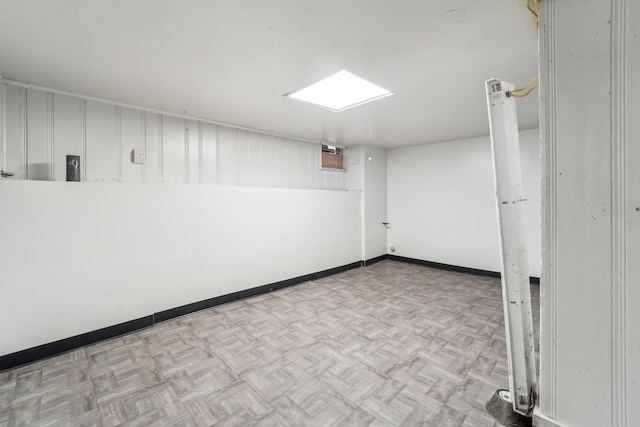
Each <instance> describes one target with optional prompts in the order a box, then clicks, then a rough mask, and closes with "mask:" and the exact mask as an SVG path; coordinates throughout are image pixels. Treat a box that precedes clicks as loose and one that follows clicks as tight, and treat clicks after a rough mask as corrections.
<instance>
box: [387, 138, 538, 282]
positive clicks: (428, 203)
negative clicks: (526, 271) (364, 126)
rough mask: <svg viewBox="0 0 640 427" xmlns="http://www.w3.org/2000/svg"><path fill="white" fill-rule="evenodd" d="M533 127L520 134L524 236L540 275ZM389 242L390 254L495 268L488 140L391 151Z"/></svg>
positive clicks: (534, 269)
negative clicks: (523, 195)
mask: <svg viewBox="0 0 640 427" xmlns="http://www.w3.org/2000/svg"><path fill="white" fill-rule="evenodd" d="M538 142H539V137H538V130H537V129H533V130H528V131H523V132H520V146H521V152H520V155H521V161H522V175H523V186H524V194H525V198H526V199H527V203H526V204H525V221H526V238H527V245H528V249H529V265H530V273H531V275H532V276H536V277H539V276H540V162H539V144H538ZM387 159H388V161H387V164H388V172H387V179H388V186H387V188H388V192H387V198H388V219H389V221H390V222H391V228H390V229H389V232H388V245H389V246H393V247H394V248H395V251H396V252H395V253H394V254H395V255H399V256H403V257H409V258H416V259H421V260H425V261H432V262H438V263H444V264H450V265H456V266H462V267H470V268H477V269H481V270H489V271H495V272H499V271H500V262H501V261H500V252H499V250H500V240H499V235H498V226H497V213H496V205H495V203H496V201H495V189H494V178H493V164H492V157H491V141H490V138H489V137H488V136H486V137H479V138H472V139H466V140H459V141H448V142H442V143H437V144H428V145H422V146H417V147H407V148H399V149H393V150H389V151H388V152H387Z"/></svg>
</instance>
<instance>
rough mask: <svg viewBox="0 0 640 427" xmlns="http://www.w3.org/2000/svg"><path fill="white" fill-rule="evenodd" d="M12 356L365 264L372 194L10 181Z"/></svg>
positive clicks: (6, 331)
mask: <svg viewBox="0 0 640 427" xmlns="http://www.w3.org/2000/svg"><path fill="white" fill-rule="evenodd" d="M0 200H1V201H2V209H0V242H2V244H1V245H0V275H1V277H2V298H0V337H2V339H1V340H0V355H4V354H9V353H12V352H15V351H19V350H22V349H26V348H31V347H34V346H37V345H40V344H44V343H48V342H52V341H56V340H59V339H63V338H67V337H70V336H74V335H77V334H81V333H84V332H87V331H92V330H96V329H100V328H103V327H107V326H110V325H114V324H118V323H121V322H125V321H128V320H133V319H136V318H139V317H141V316H146V315H149V314H152V313H154V312H158V311H162V310H165V309H169V308H173V307H178V306H181V305H184V304H188V303H191V302H195V301H200V300H204V299H208V298H212V297H216V296H220V295H224V294H229V293H232V292H236V291H239V290H244V289H249V288H253V287H257V286H261V285H264V284H268V283H273V282H277V281H280V280H285V279H289V278H292V277H298V276H301V275H305V274H309V273H312V272H317V271H322V270H326V269H330V268H334V267H338V266H342V265H346V264H349V263H353V262H357V261H359V260H360V256H361V251H360V248H361V247H360V233H359V230H360V194H359V193H357V192H347V191H325V190H300V189H275V188H255V187H238V186H235V187H233V186H218V185H177V184H123V183H86V182H85V183H66V182H49V181H27V180H21V181H0Z"/></svg>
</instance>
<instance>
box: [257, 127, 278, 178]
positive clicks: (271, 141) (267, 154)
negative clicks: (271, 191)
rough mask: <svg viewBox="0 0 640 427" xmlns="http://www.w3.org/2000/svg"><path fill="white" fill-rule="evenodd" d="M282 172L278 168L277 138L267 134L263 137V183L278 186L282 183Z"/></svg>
mask: <svg viewBox="0 0 640 427" xmlns="http://www.w3.org/2000/svg"><path fill="white" fill-rule="evenodd" d="M280 176H281V172H280V171H279V170H278V151H277V139H276V138H275V137H273V136H270V135H266V136H264V137H263V138H262V173H261V180H262V182H263V183H264V184H263V185H266V186H272V187H278V186H280V185H281V180H280V179H279V178H280Z"/></svg>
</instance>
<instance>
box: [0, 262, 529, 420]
mask: <svg viewBox="0 0 640 427" xmlns="http://www.w3.org/2000/svg"><path fill="white" fill-rule="evenodd" d="M532 300H533V307H534V313H535V315H534V316H535V318H534V323H535V324H536V325H537V323H538V312H539V309H538V307H539V305H538V304H539V303H538V301H539V299H538V287H537V286H533V288H532ZM503 324H504V322H503V317H502V302H501V288H500V281H499V279H494V278H488V277H480V276H474V275H467V274H461V273H452V272H446V271H441V270H435V269H431V268H427V267H422V266H415V265H410V264H404V263H399V262H392V261H383V262H380V263H377V264H374V265H372V266H369V267H364V268H359V269H356V270H351V271H348V272H345V273H342V274H338V275H335V276H331V277H327V278H324V279H322V280H317V281H314V282H308V283H305V284H301V285H298V286H295V287H292V288H288V289H283V290H280V291H277V292H274V293H271V294H266V295H262V296H258V297H254V298H250V299H246V300H242V301H239V302H236V303H232V304H227V305H224V306H219V307H216V308H213V309H209V310H205V311H201V312H198V313H194V314H192V315H189V316H184V317H181V318H178V319H174V320H172V321H168V322H165V323H162V324H159V325H156V326H154V327H151V328H148V329H144V330H142V331H139V332H137V333H133V334H130V335H126V336H123V337H120V338H117V339H113V340H109V341H105V342H102V343H99V344H95V345H92V346H89V347H85V348H82V349H79V350H77V351H74V352H71V353H68V354H65V355H62V356H59V357H55V358H52V359H49V360H45V361H41V362H38V363H35V364H32V365H29V366H25V367H21V368H18V369H14V370H10V371H5V372H2V373H0V426H49V425H83V426H105V427H107V426H109V427H110V426H210V425H221V426H222V425H224V426H235V425H237V426H247V425H263V426H325V425H326V426H336V425H340V426H396V425H406V426H418V425H423V426H434V427H435V426H498V425H499V424H497V423H495V422H494V421H493V419H492V418H491V417H490V416H489V415H487V414H486V412H485V409H484V405H485V403H486V401H487V400H488V399H489V398H490V397H491V395H492V393H494V392H495V390H496V389H497V388H506V387H507V361H506V350H505V338H504V327H503Z"/></svg>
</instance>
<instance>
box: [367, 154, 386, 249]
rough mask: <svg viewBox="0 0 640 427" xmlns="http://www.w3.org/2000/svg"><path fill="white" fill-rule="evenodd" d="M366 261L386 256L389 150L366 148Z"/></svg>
mask: <svg viewBox="0 0 640 427" xmlns="http://www.w3.org/2000/svg"><path fill="white" fill-rule="evenodd" d="M363 163H364V170H365V176H364V232H365V245H364V259H365V260H370V259H372V258H376V257H379V256H381V255H386V253H387V229H386V227H385V226H384V225H382V223H383V222H386V221H387V150H385V149H382V148H378V147H372V146H365V147H364V155H363Z"/></svg>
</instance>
